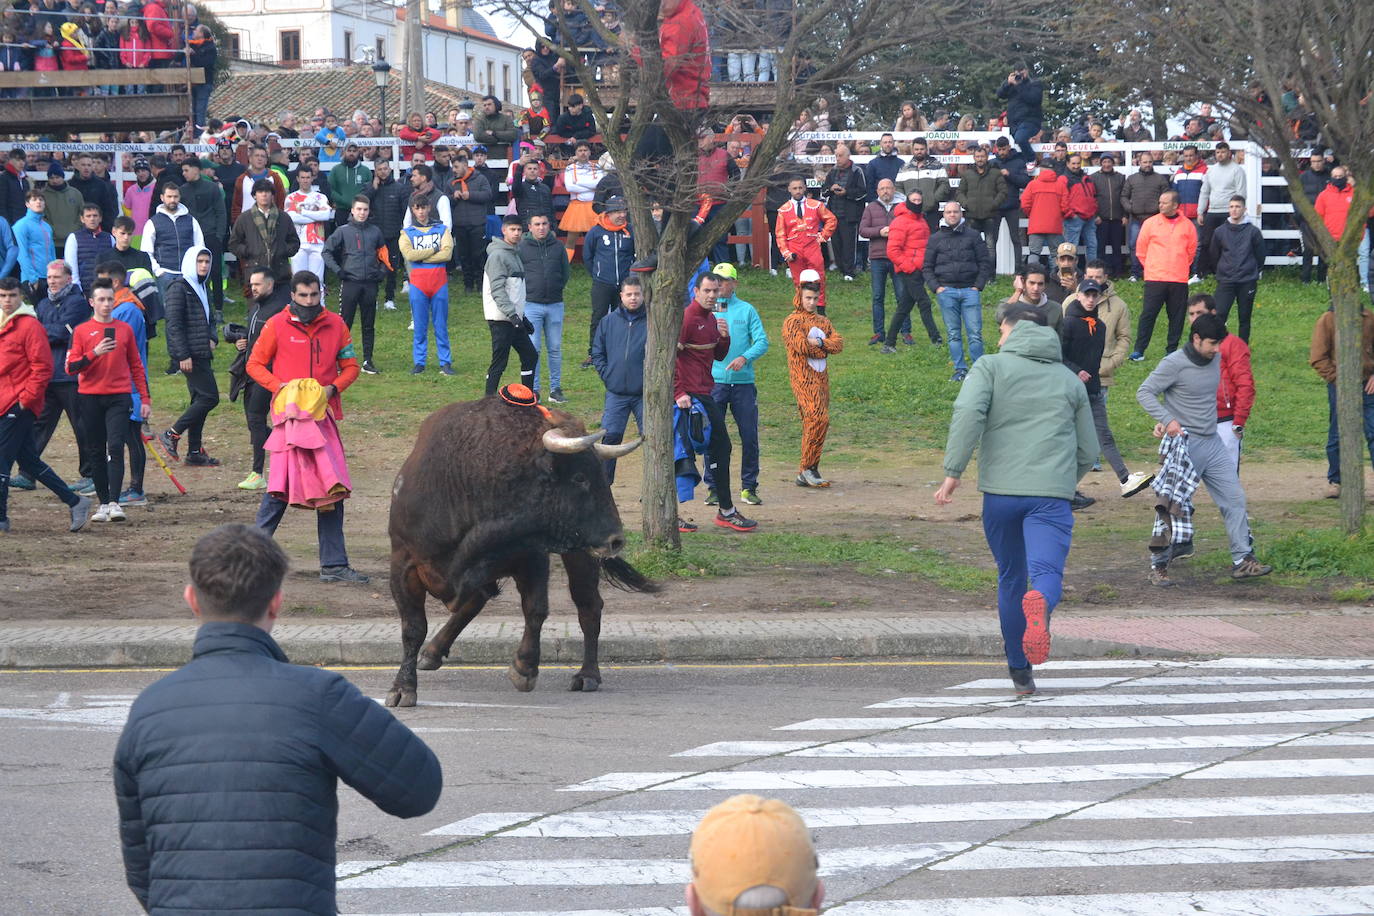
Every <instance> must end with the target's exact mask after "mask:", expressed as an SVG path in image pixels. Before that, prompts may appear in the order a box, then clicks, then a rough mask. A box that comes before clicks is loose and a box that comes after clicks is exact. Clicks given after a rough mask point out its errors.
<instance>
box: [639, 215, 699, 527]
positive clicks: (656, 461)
mask: <svg viewBox="0 0 1374 916" xmlns="http://www.w3.org/2000/svg"><path fill="white" fill-rule="evenodd" d="M687 222H688V220H687V218H686V217H685V216H683V215H682V214H680V213H674V214H672V215H671V216H670V218H669V223H668V225H667V226H666V227H665V228H664V230H663V235H662V236H661V237H660V238H659V244H658V269H657V270H656V271H655V272H654V276H653V284H652V288H653V295H652V296H651V298H650V300H649V340H648V343H647V344H646V345H645V348H644V484H643V486H642V488H641V492H642V494H643V495H642V497H641V502H642V503H643V506H642V509H643V521H642V523H641V527H642V529H643V533H644V543H645V546H648V547H658V548H671V549H677V548H678V547H679V546H681V538H680V537H679V535H678V530H677V517H678V515H677V505H678V504H677V481H676V478H675V475H674V474H673V466H674V464H675V461H674V457H673V452H674V437H673V431H672V423H673V371H674V366H675V364H676V362H677V340H678V336H679V334H680V333H681V330H682V308H683V300H684V297H685V296H686V290H687V277H688V270H687V250H686V241H687Z"/></svg>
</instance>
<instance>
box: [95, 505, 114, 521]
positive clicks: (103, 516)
mask: <svg viewBox="0 0 1374 916" xmlns="http://www.w3.org/2000/svg"><path fill="white" fill-rule="evenodd" d="M109 520H110V508H109V506H107V505H105V504H104V503H101V504H100V505H99V506H96V509H95V511H94V512H92V513H91V521H93V522H108V521H109Z"/></svg>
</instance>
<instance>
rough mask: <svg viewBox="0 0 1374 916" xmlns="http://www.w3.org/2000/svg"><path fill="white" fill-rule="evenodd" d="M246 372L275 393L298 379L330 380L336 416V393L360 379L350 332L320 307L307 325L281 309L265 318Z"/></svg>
mask: <svg viewBox="0 0 1374 916" xmlns="http://www.w3.org/2000/svg"><path fill="white" fill-rule="evenodd" d="M248 375H249V376H251V377H252V379H253V381H255V382H257V383H258V384H259V385H261V386H262V387H264V388H266V389H267V390H268V391H269V392H270V393H272V394H276V393H277V389H278V388H280V387H281V386H283V385H285V384H286V383H287V382H289V381H291V380H293V379H298V378H313V379H314V380H315V381H317V382H319V383H320V384H321V385H333V386H334V389H335V394H334V397H332V398H330V399H329V406H330V408H332V410H333V413H334V418H335V419H338V418H339V417H342V416H343V402H342V401H341V400H340V398H339V395H340V394H342V393H343V390H344V389H345V388H347V387H348V386H349V385H352V384H353V382H354V381H356V380H357V378H358V358H357V356H356V355H355V354H354V352H353V337H352V335H351V334H349V333H348V325H346V324H344V320H343V319H342V318H340V317H339V316H338V314H337V313H335V312H330V311H324V312H321V313H320V316H319V317H318V318H316V319H315V320H314V321H312V322H310V324H308V325H305V324H301V322H300V319H298V318H297V317H296V316H295V315H293V314H291V309H290V308H285V309H282V310H281V311H280V312H278V313H277V314H275V315H273V316H272V317H271V318H269V319H268V320H267V324H265V325H263V327H262V334H261V335H260V336H259V337H258V342H257V343H255V344H254V345H253V352H252V353H251V354H249V356H248Z"/></svg>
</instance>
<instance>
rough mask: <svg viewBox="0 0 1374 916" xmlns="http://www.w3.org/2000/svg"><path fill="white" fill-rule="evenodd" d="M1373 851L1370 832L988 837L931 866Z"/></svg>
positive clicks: (1214, 861)
mask: <svg viewBox="0 0 1374 916" xmlns="http://www.w3.org/2000/svg"><path fill="white" fill-rule="evenodd" d="M1369 856H1374V834H1367V833H1357V834H1336V835H1330V836H1256V837H1208V838H1189V839H1180V840H1167V839H1148V838H1147V839H1140V840H1039V841H1027V842H1015V841H1013V842H994V843H989V844H987V845H985V846H981V847H979V848H978V849H974V850H972V851H970V852H968V853H965V854H964V855H960V856H956V857H955V858H953V859H950V860H948V861H945V862H937V863H935V864H934V865H932V866H931V867H930V868H931V870H932V871H979V870H983V869H997V868H1091V867H1098V866H1104V867H1105V866H1110V867H1121V866H1142V865H1143V866H1155V865H1228V864H1240V863H1249V862H1320V861H1328V860H1338V859H1339V860H1346V861H1348V860H1350V859H1357V858H1359V859H1362V858H1366V857H1369Z"/></svg>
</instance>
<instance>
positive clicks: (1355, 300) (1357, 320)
mask: <svg viewBox="0 0 1374 916" xmlns="http://www.w3.org/2000/svg"><path fill="white" fill-rule="evenodd" d="M1326 276H1327V282H1328V283H1330V285H1331V301H1332V303H1333V304H1334V305H1335V319H1336V321H1335V324H1336V428H1337V432H1338V435H1339V437H1340V445H1341V527H1342V528H1344V529H1345V533H1346V534H1352V535H1353V534H1359V533H1360V532H1361V531H1362V530H1363V528H1364V511H1365V507H1364V452H1365V437H1364V379H1363V378H1362V376H1363V375H1364V373H1363V371H1362V370H1363V366H1364V358H1363V354H1362V353H1361V350H1362V349H1363V335H1364V318H1363V316H1362V314H1361V311H1362V306H1363V297H1362V295H1361V293H1360V280H1359V277H1358V276H1356V260H1355V253H1354V252H1353V251H1349V250H1346V248H1345V247H1344V246H1340V247H1338V248H1337V250H1336V251H1335V252H1334V253H1333V256H1332V258H1331V260H1330V262H1329V264H1328V266H1327V275H1326Z"/></svg>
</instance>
